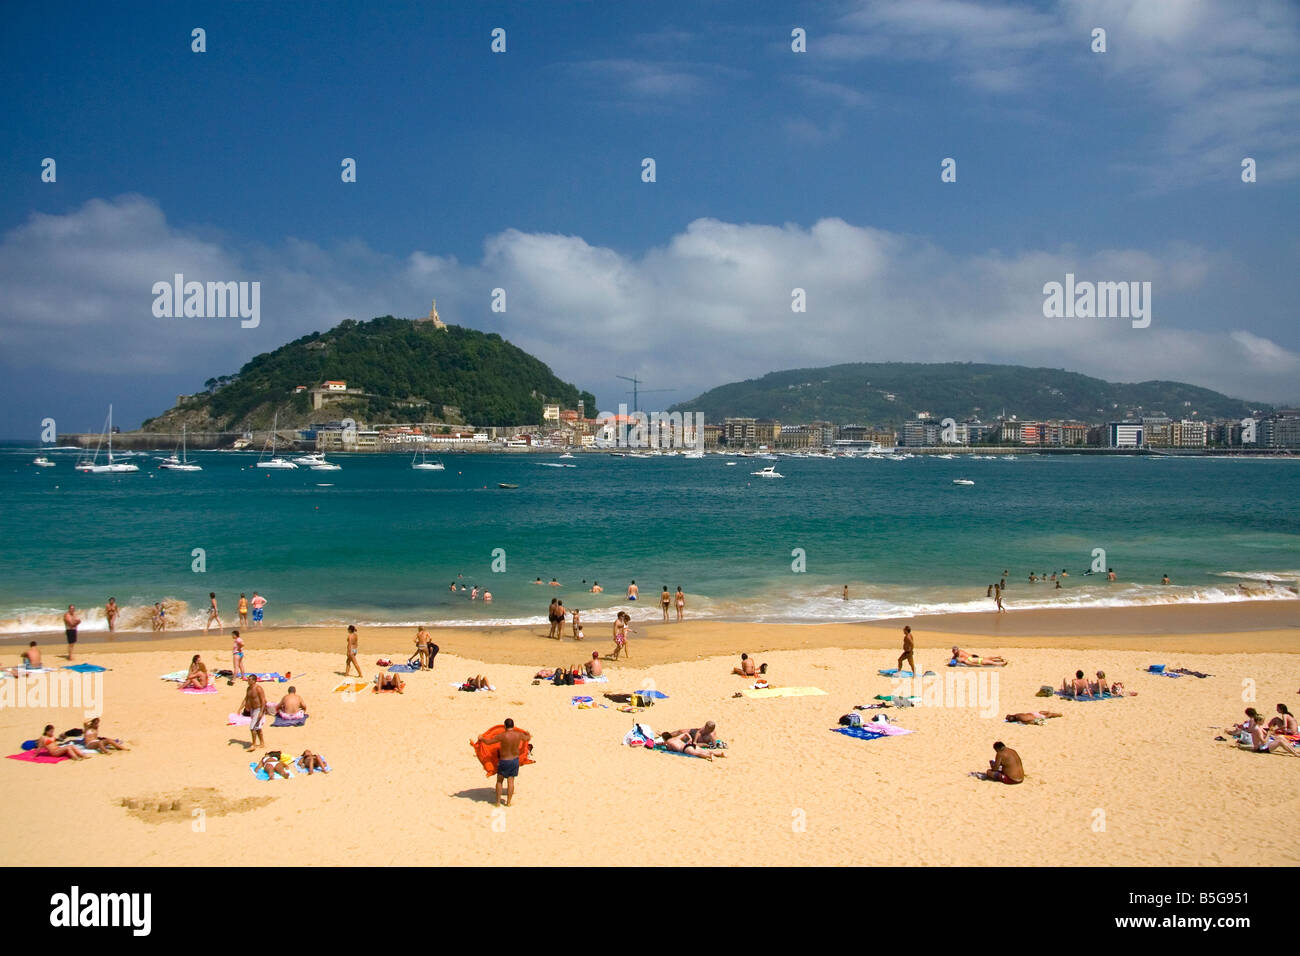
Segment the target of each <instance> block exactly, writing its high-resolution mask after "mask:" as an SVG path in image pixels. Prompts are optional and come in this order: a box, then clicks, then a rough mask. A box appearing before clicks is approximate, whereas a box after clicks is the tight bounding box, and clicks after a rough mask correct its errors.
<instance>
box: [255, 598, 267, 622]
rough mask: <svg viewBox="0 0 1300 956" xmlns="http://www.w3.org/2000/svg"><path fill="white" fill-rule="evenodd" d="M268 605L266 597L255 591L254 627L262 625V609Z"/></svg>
mask: <svg viewBox="0 0 1300 956" xmlns="http://www.w3.org/2000/svg"><path fill="white" fill-rule="evenodd" d="M264 607H266V598H264V597H262V595H260V594H258V593H257V592H256V591H254V592H253V627H261V626H262V609H263V608H264Z"/></svg>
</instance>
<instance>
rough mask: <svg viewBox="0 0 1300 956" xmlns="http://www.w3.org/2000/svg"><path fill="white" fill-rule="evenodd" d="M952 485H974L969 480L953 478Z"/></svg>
mask: <svg viewBox="0 0 1300 956" xmlns="http://www.w3.org/2000/svg"><path fill="white" fill-rule="evenodd" d="M952 483H953V484H954V485H973V484H975V482H973V481H971V480H970V479H969V478H954V479H953V480H952Z"/></svg>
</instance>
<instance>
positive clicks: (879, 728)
mask: <svg viewBox="0 0 1300 956" xmlns="http://www.w3.org/2000/svg"><path fill="white" fill-rule="evenodd" d="M862 726H863V727H865V728H866V729H867V730H870V731H871V732H872V733H877V734H884V735H885V736H886V737H902V736H904V735H905V734H910V733H914V731H911V730H908V729H907V728H905V727H898V726H895V725H894V724H884V723H879V724H878V723H876V722H875V721H874V720H870V721H867V722H866V723H864V724H863V725H862Z"/></svg>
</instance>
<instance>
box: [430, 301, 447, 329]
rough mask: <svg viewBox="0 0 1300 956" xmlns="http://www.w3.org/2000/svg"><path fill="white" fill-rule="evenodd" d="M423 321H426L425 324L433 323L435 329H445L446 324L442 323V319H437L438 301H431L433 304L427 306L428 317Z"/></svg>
mask: <svg viewBox="0 0 1300 956" xmlns="http://www.w3.org/2000/svg"><path fill="white" fill-rule="evenodd" d="M425 321H426V322H432V323H433V327H434V328H435V329H445V328H446V327H447V323H446V322H444V321H442V319H440V318H438V300H437V299H434V300H433V303H432V304H431V305H430V306H429V317H428V318H427V319H425Z"/></svg>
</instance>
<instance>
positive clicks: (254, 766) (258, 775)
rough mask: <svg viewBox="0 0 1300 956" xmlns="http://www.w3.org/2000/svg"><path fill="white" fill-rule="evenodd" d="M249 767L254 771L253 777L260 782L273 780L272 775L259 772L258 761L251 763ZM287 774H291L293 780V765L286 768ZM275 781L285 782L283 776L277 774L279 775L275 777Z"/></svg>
mask: <svg viewBox="0 0 1300 956" xmlns="http://www.w3.org/2000/svg"><path fill="white" fill-rule="evenodd" d="M248 767H249V769H250V770H252V771H253V776H254V777H256V778H257V779H258V780H270V779H272V777H271V775H270V774H269V773H267V772H266V771H265V770H258V769H257V761H256V760H254V761H253V762H252V763H250V764H249V765H248ZM285 772H286V773H288V774H289V777H290V778H291V779H292V777H293V765H292V764H291V765H290V766H289V767H288V768H286V770H285ZM274 779H276V780H283V779H284V778H283V777H281V776H280V775H279V774H278V773H277V774H276V775H275V778H274Z"/></svg>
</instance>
